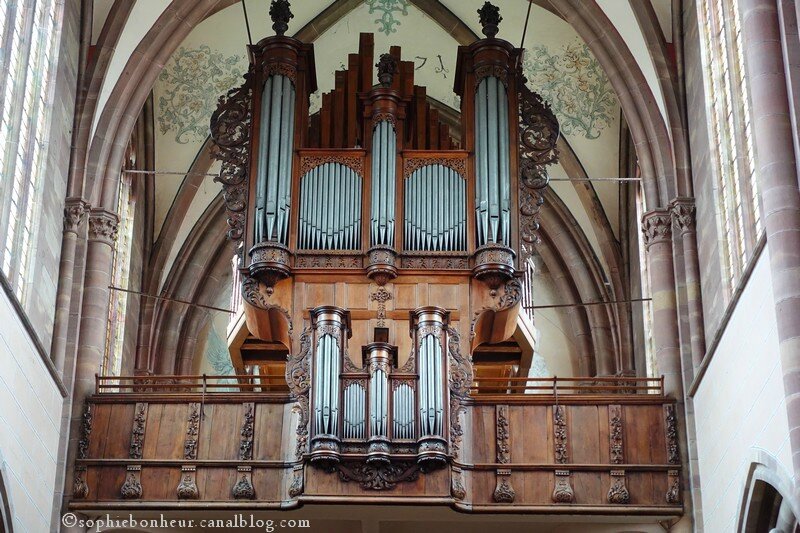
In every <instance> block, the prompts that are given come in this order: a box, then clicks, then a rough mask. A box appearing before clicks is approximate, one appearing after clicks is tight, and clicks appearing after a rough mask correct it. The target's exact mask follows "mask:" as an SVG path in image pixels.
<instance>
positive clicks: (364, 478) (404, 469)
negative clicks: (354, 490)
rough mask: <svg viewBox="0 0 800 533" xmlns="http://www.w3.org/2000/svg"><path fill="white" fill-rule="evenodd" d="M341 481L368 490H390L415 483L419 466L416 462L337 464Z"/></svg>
mask: <svg viewBox="0 0 800 533" xmlns="http://www.w3.org/2000/svg"><path fill="white" fill-rule="evenodd" d="M336 468H337V469H338V470H339V477H340V478H341V479H342V481H356V482H358V483H359V484H360V485H361V487H362V488H364V489H368V490H391V489H393V488H394V487H395V486H397V484H398V483H401V482H404V481H415V480H416V479H417V478H418V477H419V470H420V466H419V464H418V463H417V462H416V461H400V462H393V463H388V464H386V463H380V464H377V465H373V464H370V463H366V462H363V463H360V462H359V463H339V464H337V465H336Z"/></svg>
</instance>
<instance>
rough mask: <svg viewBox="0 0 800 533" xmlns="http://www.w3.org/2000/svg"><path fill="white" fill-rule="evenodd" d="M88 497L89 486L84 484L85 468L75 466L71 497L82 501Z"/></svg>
mask: <svg viewBox="0 0 800 533" xmlns="http://www.w3.org/2000/svg"><path fill="white" fill-rule="evenodd" d="M88 495H89V485H87V484H86V467H85V466H81V465H79V466H76V467H75V477H74V479H73V482H72V497H73V498H75V499H76V500H82V499H84V498H86V496H88Z"/></svg>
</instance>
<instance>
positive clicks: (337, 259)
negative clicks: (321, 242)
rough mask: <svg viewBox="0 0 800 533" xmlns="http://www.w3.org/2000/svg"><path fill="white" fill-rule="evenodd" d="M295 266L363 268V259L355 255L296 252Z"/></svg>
mask: <svg viewBox="0 0 800 533" xmlns="http://www.w3.org/2000/svg"><path fill="white" fill-rule="evenodd" d="M294 266H295V268H364V259H363V258H362V257H361V256H356V255H330V254H325V255H316V254H314V255H309V254H298V255H297V257H296V258H295V261H294Z"/></svg>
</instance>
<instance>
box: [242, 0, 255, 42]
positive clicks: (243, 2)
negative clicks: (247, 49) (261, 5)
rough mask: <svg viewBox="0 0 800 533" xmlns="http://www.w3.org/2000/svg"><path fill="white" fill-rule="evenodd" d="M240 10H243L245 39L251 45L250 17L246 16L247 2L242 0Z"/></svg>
mask: <svg viewBox="0 0 800 533" xmlns="http://www.w3.org/2000/svg"><path fill="white" fill-rule="evenodd" d="M242 11H244V25H245V26H247V41H248V42H249V43H250V46H253V36H252V35H251V34H250V19H248V18H247V4H246V3H245V0H242Z"/></svg>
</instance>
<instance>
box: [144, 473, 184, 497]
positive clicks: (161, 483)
mask: <svg viewBox="0 0 800 533" xmlns="http://www.w3.org/2000/svg"><path fill="white" fill-rule="evenodd" d="M140 479H141V483H142V499H143V500H156V501H170V500H176V501H177V499H178V494H177V492H176V489H177V487H178V483H180V482H181V471H180V468H177V467H159V466H145V467H142V473H141V478H140Z"/></svg>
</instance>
